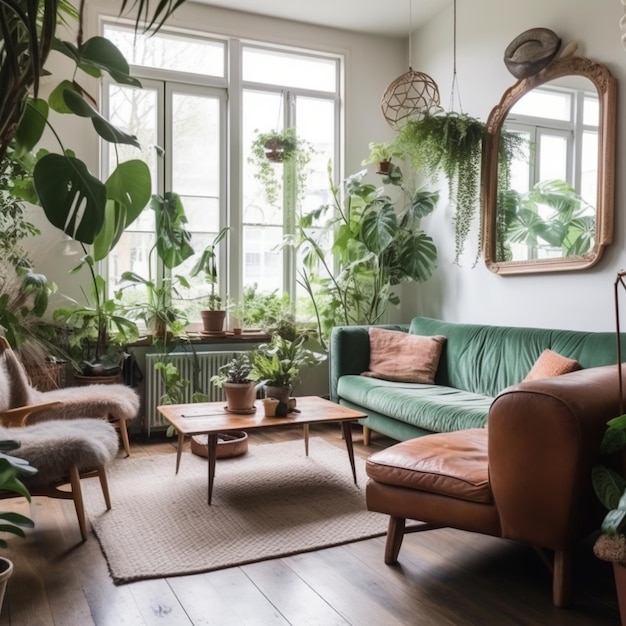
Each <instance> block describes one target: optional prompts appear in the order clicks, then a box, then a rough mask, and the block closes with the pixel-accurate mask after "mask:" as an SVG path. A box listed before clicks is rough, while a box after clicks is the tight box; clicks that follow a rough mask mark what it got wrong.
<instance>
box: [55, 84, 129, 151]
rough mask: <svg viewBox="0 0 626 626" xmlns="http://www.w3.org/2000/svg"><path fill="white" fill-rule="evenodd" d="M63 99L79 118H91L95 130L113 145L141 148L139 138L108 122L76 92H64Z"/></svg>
mask: <svg viewBox="0 0 626 626" xmlns="http://www.w3.org/2000/svg"><path fill="white" fill-rule="evenodd" d="M63 99H64V100H65V104H66V105H67V106H68V108H69V109H70V111H71V112H72V113H74V114H75V115H78V116H79V117H89V118H91V123H92V124H93V127H94V129H95V130H96V132H97V133H98V135H100V137H102V138H103V139H106V140H107V141H110V142H111V143H122V144H128V145H131V146H135V147H136V148H139V147H140V145H139V142H138V141H137V137H135V136H134V135H129V134H128V133H125V132H124V131H122V130H120V129H119V128H116V127H115V126H113V124H111V122H109V120H107V119H106V118H104V117H102V115H100V113H99V112H98V111H96V109H94V108H93V107H92V106H91V105H90V104H89V102H87V100H85V98H83V96H82V95H80V94H79V93H77V92H76V91H72V90H70V89H65V90H64V91H63Z"/></svg>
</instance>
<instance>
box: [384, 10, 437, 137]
mask: <svg viewBox="0 0 626 626" xmlns="http://www.w3.org/2000/svg"><path fill="white" fill-rule="evenodd" d="M412 30H413V16H412V0H409V63H410V62H411V52H412V50H411V43H412V41H411V40H412V36H413V32H412ZM440 108H441V107H440V105H439V88H438V87H437V83H436V82H435V81H434V80H433V79H432V78H431V77H430V76H429V75H428V74H424V73H423V72H415V71H414V70H413V68H412V67H411V66H410V65H409V71H408V72H405V73H404V74H402V75H401V76H398V78H396V79H395V80H394V81H393V82H392V83H391V84H390V85H389V87H387V89H386V90H385V93H384V94H383V98H382V102H381V109H382V112H383V115H384V117H385V119H386V120H387V123H388V124H389V125H390V126H391V127H392V128H393V129H394V130H398V129H399V128H400V127H401V126H402V125H403V123H404V122H405V121H406V120H408V119H410V118H416V117H423V116H424V115H428V114H431V113H435V112H436V111H437V110H438V109H440Z"/></svg>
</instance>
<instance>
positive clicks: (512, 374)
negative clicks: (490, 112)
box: [409, 317, 626, 397]
mask: <svg viewBox="0 0 626 626" xmlns="http://www.w3.org/2000/svg"><path fill="white" fill-rule="evenodd" d="M409 332H411V333H415V334H418V335H444V336H445V337H446V338H447V341H446V343H445V345H444V348H443V352H442V355H441V360H440V361H439V367H438V369H437V376H436V378H435V382H436V383H437V384H440V385H447V386H449V387H455V388H456V389H464V390H466V391H471V392H474V393H480V394H485V395H488V396H494V397H495V396H496V395H498V393H500V391H502V390H503V389H505V388H506V387H509V386H511V385H514V384H516V383H519V382H521V381H522V380H523V379H524V377H525V376H526V374H528V372H529V371H530V369H531V367H532V366H533V364H534V363H535V361H536V360H537V358H538V357H539V355H540V354H541V353H542V352H543V351H544V350H545V349H550V350H553V351H554V352H558V353H559V354H561V355H563V356H566V357H568V358H570V359H576V361H578V363H579V364H580V366H581V367H582V368H585V369H586V368H589V367H599V366H602V365H613V364H615V363H617V344H616V337H615V333H613V332H582V331H573V330H553V329H547V328H524V327H512V326H485V325H480V324H455V323H451V322H443V321H441V320H435V319H430V318H426V317H416V318H414V319H413V320H412V321H411V324H410V329H409ZM622 337H623V338H624V335H623V334H622ZM622 346H626V342H625V341H624V340H623V339H622ZM623 349H624V348H623ZM624 354H626V349H624Z"/></svg>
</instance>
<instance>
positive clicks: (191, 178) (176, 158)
mask: <svg viewBox="0 0 626 626" xmlns="http://www.w3.org/2000/svg"><path fill="white" fill-rule="evenodd" d="M219 131H220V128H219V101H218V100H217V99H216V98H208V97H202V96H195V95H189V94H185V93H174V94H173V96H172V158H173V165H172V185H173V189H175V190H176V192H177V193H179V194H180V195H205V196H218V195H219V181H220V158H219V152H220V143H219Z"/></svg>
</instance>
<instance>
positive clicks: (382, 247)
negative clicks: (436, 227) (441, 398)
mask: <svg viewBox="0 0 626 626" xmlns="http://www.w3.org/2000/svg"><path fill="white" fill-rule="evenodd" d="M366 173H367V172H366V170H363V171H361V172H358V173H357V174H354V175H352V176H349V177H348V178H347V179H346V180H345V181H344V182H343V189H340V188H339V187H337V186H335V185H334V184H333V183H332V178H331V196H332V203H331V204H329V205H324V206H322V207H320V208H319V209H317V210H316V211H312V212H310V213H308V214H306V215H303V216H301V218H300V220H299V224H298V235H297V236H298V239H297V241H296V245H297V246H298V250H299V254H302V259H303V270H302V271H301V272H300V273H299V279H298V282H299V284H301V285H302V286H303V287H304V289H305V290H306V292H307V293H308V294H309V296H310V299H311V302H312V304H313V307H314V316H315V318H316V320H317V326H318V333H319V337H320V341H321V342H322V345H323V346H324V348H325V347H326V340H327V338H328V336H329V334H330V331H331V329H332V328H333V326H336V325H354V324H376V323H381V320H382V319H383V316H384V315H385V314H386V313H387V310H388V307H389V305H397V304H399V302H400V298H399V296H398V294H397V292H396V291H395V290H394V287H395V286H396V285H399V284H400V283H403V282H407V281H416V282H423V281H425V280H427V279H428V278H429V277H430V276H431V274H432V272H433V270H434V268H435V267H436V258H437V250H436V248H435V244H434V243H433V240H432V238H431V237H430V236H429V235H427V234H426V233H425V232H424V231H423V230H422V229H421V228H420V220H421V218H423V217H424V216H426V215H428V214H430V213H431V212H432V211H433V210H434V208H435V206H436V204H437V201H438V198H439V196H438V194H437V193H434V192H430V191H426V190H418V191H411V190H409V189H408V188H407V187H406V186H405V185H404V182H403V175H402V171H401V170H400V168H399V167H397V166H396V165H392V167H391V171H390V174H389V176H387V177H384V178H383V183H385V184H387V185H391V186H392V187H396V188H397V191H398V195H399V197H398V198H392V197H391V195H389V193H387V192H386V190H385V188H384V187H377V186H376V185H373V184H371V183H366V182H364V178H365V175H366ZM324 218H325V221H324V222H322V223H321V227H318V224H320V222H321V220H323V219H324ZM334 259H336V260H337V262H338V271H335V270H334Z"/></svg>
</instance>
